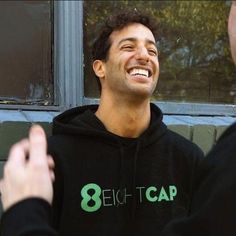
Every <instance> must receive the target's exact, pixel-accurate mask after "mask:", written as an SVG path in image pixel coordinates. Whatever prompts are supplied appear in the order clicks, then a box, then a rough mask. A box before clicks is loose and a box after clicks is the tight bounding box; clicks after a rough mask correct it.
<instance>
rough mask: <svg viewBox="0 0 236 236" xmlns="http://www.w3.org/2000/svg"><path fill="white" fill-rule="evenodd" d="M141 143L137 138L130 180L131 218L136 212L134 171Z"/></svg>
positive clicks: (135, 170)
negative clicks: (131, 197)
mask: <svg viewBox="0 0 236 236" xmlns="http://www.w3.org/2000/svg"><path fill="white" fill-rule="evenodd" d="M140 145H141V140H140V139H139V140H138V141H137V145H136V150H135V154H134V164H133V181H132V195H133V200H132V214H131V218H132V219H134V218H135V213H136V205H137V198H136V172H137V160H138V153H139V149H140Z"/></svg>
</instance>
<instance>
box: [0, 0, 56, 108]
mask: <svg viewBox="0 0 236 236" xmlns="http://www.w3.org/2000/svg"><path fill="white" fill-rule="evenodd" d="M52 5H53V3H52V2H51V1H34V0H31V1H0V35H1V37H0V82H1V86H0V104H39V105H52V104H54V90H53V76H52V72H53V71H52V39H53V34H52V32H53V22H52V21H53V19H52V10H53V9H52Z"/></svg>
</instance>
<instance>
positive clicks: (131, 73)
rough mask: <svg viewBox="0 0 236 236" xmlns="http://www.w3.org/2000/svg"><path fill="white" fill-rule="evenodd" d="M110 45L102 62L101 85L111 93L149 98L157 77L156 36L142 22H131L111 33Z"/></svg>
mask: <svg viewBox="0 0 236 236" xmlns="http://www.w3.org/2000/svg"><path fill="white" fill-rule="evenodd" d="M110 40H111V47H110V50H109V55H108V60H107V61H106V62H104V84H103V85H104V86H103V88H102V89H108V90H109V91H111V94H117V95H119V96H121V95H122V96H126V95H127V96H132V98H133V97H136V98H137V99H138V98H147V97H148V98H149V97H150V96H151V94H152V93H153V91H154V89H155V87H156V84H157V80H158V76H159V62H158V57H157V56H158V55H157V54H158V52H157V48H156V43H155V38H154V36H153V34H152V32H151V31H150V30H149V29H148V28H147V27H145V26H144V25H142V24H138V23H133V24H130V25H128V26H126V27H125V28H123V29H122V30H119V31H114V32H113V33H112V34H111V35H110Z"/></svg>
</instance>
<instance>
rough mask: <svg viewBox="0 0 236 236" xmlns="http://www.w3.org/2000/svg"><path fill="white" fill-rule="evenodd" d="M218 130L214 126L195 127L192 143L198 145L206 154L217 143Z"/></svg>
mask: <svg viewBox="0 0 236 236" xmlns="http://www.w3.org/2000/svg"><path fill="white" fill-rule="evenodd" d="M215 137H216V128H215V126H213V125H195V126H193V138H192V141H193V142H194V143H196V144H197V145H198V146H199V147H200V148H201V149H202V150H203V152H204V153H205V154H206V153H207V152H208V151H209V150H210V149H211V147H212V145H213V144H214V143H215V140H216V138H215Z"/></svg>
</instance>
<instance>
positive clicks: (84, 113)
mask: <svg viewBox="0 0 236 236" xmlns="http://www.w3.org/2000/svg"><path fill="white" fill-rule="evenodd" d="M150 106H151V121H150V125H149V127H148V129H147V130H146V131H144V132H143V133H142V134H141V135H140V136H139V137H138V138H124V137H120V136H118V135H115V134H113V133H111V132H109V131H107V130H106V128H105V126H104V125H103V123H102V122H101V121H100V120H99V119H98V118H97V117H96V116H95V112H96V111H97V109H98V105H88V106H82V107H76V108H72V109H70V110H67V111H65V112H64V113H62V114H60V115H58V116H57V117H55V118H54V120H53V130H52V132H53V135H57V134H64V135H67V134H68V135H77V134H79V135H85V136H90V137H91V136H93V137H94V136H95V137H100V138H103V139H105V140H106V141H108V142H111V143H114V144H115V143H117V142H119V143H120V142H121V143H123V144H127V143H130V142H132V141H135V140H136V141H137V140H140V139H141V140H142V144H141V145H142V146H146V145H149V144H151V143H153V142H154V141H156V140H157V139H158V138H160V137H161V136H162V135H163V134H164V133H165V131H166V125H165V124H164V123H163V122H162V117H163V115H162V112H161V110H160V109H159V108H158V107H157V106H155V105H154V104H150Z"/></svg>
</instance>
